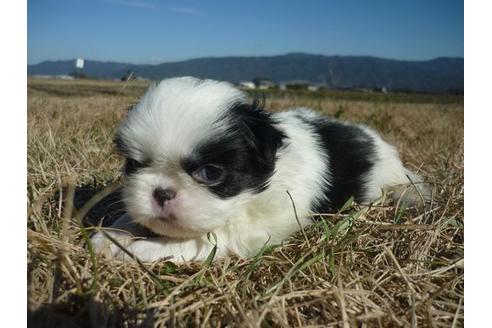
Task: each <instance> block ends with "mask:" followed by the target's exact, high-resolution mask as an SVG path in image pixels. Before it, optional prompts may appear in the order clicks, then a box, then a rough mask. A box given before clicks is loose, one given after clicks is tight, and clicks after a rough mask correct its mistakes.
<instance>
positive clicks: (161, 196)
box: [152, 188, 176, 207]
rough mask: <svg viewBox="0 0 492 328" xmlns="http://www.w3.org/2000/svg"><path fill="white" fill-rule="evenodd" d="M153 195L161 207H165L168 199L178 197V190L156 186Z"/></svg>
mask: <svg viewBox="0 0 492 328" xmlns="http://www.w3.org/2000/svg"><path fill="white" fill-rule="evenodd" d="M152 196H153V197H154V199H155V201H156V202H157V204H159V206H160V207H164V203H165V202H166V200H171V199H173V198H174V197H176V192H175V191H174V190H172V189H162V188H156V189H154V192H153V193H152Z"/></svg>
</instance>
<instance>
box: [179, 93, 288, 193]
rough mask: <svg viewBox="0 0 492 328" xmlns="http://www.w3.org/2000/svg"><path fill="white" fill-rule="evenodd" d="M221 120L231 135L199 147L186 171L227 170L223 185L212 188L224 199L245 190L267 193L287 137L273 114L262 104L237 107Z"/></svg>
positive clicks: (185, 165) (232, 108) (237, 105)
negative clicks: (273, 118) (221, 168)
mask: <svg viewBox="0 0 492 328" xmlns="http://www.w3.org/2000/svg"><path fill="white" fill-rule="evenodd" d="M220 120H221V123H220V124H227V125H228V127H229V128H228V130H227V132H226V133H224V134H223V135H220V136H217V137H216V138H214V139H212V140H210V141H207V142H206V143H203V144H201V145H199V146H198V147H197V148H196V149H195V151H194V154H193V155H192V156H191V157H189V158H186V159H184V160H183V161H182V166H183V168H184V170H185V171H186V172H187V173H188V174H190V175H191V174H192V173H193V172H194V171H195V170H197V169H198V168H200V167H202V166H203V165H206V164H214V165H218V166H220V167H223V168H224V170H225V177H224V178H223V180H222V181H221V183H219V184H218V185H214V186H208V188H209V190H210V191H212V192H213V193H215V194H216V195H218V196H219V197H222V198H229V197H233V196H235V195H238V194H239V193H241V192H242V191H244V190H251V191H253V192H255V193H259V192H261V191H263V190H265V189H266V188H267V186H268V183H269V180H270V177H271V176H272V175H273V173H274V170H275V162H276V153H277V150H278V149H279V147H281V145H282V142H283V139H284V138H285V135H284V134H283V133H282V132H281V131H279V130H277V129H276V128H275V127H274V125H273V124H274V123H275V122H274V121H273V120H272V118H271V117H270V113H268V112H266V111H264V110H263V109H262V107H261V106H260V104H259V102H258V101H254V102H253V104H236V105H234V106H232V107H231V108H230V109H229V110H228V111H227V113H226V114H225V115H224V116H223V117H221V118H220Z"/></svg>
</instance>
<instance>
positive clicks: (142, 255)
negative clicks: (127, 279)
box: [116, 238, 172, 262]
mask: <svg viewBox="0 0 492 328" xmlns="http://www.w3.org/2000/svg"><path fill="white" fill-rule="evenodd" d="M126 249H127V250H128V251H129V252H130V253H131V254H132V255H133V256H134V257H136V258H137V259H139V260H140V261H143V262H154V261H157V260H161V259H167V258H171V257H172V256H169V255H170V254H169V253H168V252H167V251H166V248H165V247H164V246H163V244H162V243H161V242H159V241H157V240H155V239H152V238H150V239H142V240H136V241H134V242H133V243H131V244H130V245H128V247H126ZM116 257H117V258H119V259H121V260H123V261H131V260H133V257H132V256H129V255H128V254H127V253H126V252H119V253H117V254H116Z"/></svg>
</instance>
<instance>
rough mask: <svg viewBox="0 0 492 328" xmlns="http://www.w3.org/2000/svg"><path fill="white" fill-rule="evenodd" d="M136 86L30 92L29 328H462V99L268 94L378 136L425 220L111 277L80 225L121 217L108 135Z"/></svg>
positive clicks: (59, 85) (372, 218) (388, 217)
mask: <svg viewBox="0 0 492 328" xmlns="http://www.w3.org/2000/svg"><path fill="white" fill-rule="evenodd" d="M146 87H147V83H146V82H139V81H133V82H128V83H122V82H110V81H90V80H74V81H61V80H48V79H29V80H28V93H27V96H28V122H27V127H28V154H27V155H28V158H27V160H28V185H27V192H28V223H27V236H28V245H27V246H28V254H27V264H28V266H27V273H28V304H27V311H28V321H29V323H30V325H31V326H38V327H57V326H64V327H89V326H98V327H152V326H177V327H181V326H204V327H205V326H214V327H221V326H247V327H249V326H261V327H270V326H271V327H303V326H310V327H313V326H343V327H352V326H361V327H388V326H408V327H415V326H420V327H450V326H452V327H460V326H463V317H464V280H463V277H464V262H463V258H464V245H463V215H464V214H463V196H464V195H463V194H464V190H463V165H464V164H463V96H432V95H405V94H387V95H384V94H376V93H362V92H332V91H327V92H318V93H308V92H295V93H292V92H268V93H267V94H266V107H267V108H269V109H271V110H282V109H285V108H288V107H296V106H305V107H310V108H312V109H315V110H318V111H321V112H323V113H325V114H327V115H330V116H335V117H337V118H339V119H343V120H348V121H352V122H361V123H365V124H368V125H370V126H372V127H373V128H375V129H376V130H378V131H380V132H381V134H382V135H383V137H384V138H385V139H386V140H387V141H389V142H390V143H392V144H394V145H395V146H396V147H397V148H398V150H399V151H400V153H401V156H402V159H403V161H404V163H405V165H406V166H407V167H409V168H411V169H413V170H415V171H419V173H420V174H421V175H422V176H423V177H424V178H425V179H426V180H427V181H429V182H430V183H431V184H432V186H433V195H434V196H433V203H432V209H431V210H430V211H428V212H425V213H422V212H419V211H415V210H411V211H399V210H397V209H396V208H395V207H392V206H390V204H388V202H385V201H384V200H382V201H381V202H379V203H378V204H375V205H374V206H373V207H371V208H363V207H360V206H358V205H357V204H347V208H346V209H344V211H342V212H341V213H335V214H326V215H319V216H317V217H316V218H314V221H315V224H314V225H313V226H312V227H310V228H309V229H306V230H305V231H304V233H302V232H300V233H298V234H296V235H294V236H292V237H291V238H289V239H288V240H286V241H285V243H284V244H283V245H280V246H277V247H271V248H268V249H264V250H262V252H261V253H260V254H258V255H257V256H256V257H254V258H251V259H237V258H234V257H231V258H227V259H225V260H221V261H215V262H210V261H206V262H205V263H189V264H183V265H174V264H172V263H169V262H160V263H153V264H142V263H137V262H134V263H121V262H117V261H113V260H107V259H103V258H99V257H96V256H94V255H93V253H92V251H91V249H90V247H87V235H88V234H89V233H90V228H89V227H88V226H89V224H90V223H91V222H92V223H94V222H97V221H99V220H100V219H101V218H104V219H105V220H106V221H110V220H111V219H113V218H114V217H115V216H117V215H119V213H121V211H123V207H122V204H121V201H120V198H119V193H118V189H117V183H118V180H119V176H120V173H119V172H120V166H121V159H120V158H119V157H118V155H117V154H116V153H115V152H114V149H113V145H112V135H113V132H114V131H115V128H116V127H117V125H118V123H119V122H120V121H121V120H122V118H123V117H124V116H125V113H126V112H127V110H128V108H129V107H131V105H132V104H134V103H135V102H136V101H137V100H138V98H139V96H141V95H142V94H143V92H144V91H145V89H146ZM82 218H83V219H82Z"/></svg>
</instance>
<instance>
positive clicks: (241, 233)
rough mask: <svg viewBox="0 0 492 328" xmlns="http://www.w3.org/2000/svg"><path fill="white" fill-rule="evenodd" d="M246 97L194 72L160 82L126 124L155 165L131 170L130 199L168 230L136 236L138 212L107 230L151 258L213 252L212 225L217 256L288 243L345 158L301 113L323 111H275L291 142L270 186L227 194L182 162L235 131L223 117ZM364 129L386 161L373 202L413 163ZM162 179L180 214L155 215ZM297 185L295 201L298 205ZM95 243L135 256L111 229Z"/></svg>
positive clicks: (374, 180)
mask: <svg viewBox="0 0 492 328" xmlns="http://www.w3.org/2000/svg"><path fill="white" fill-rule="evenodd" d="M245 98H246V97H245V95H244V94H243V93H241V92H240V91H238V90H237V89H235V88H234V87H233V86H231V85H230V84H228V83H219V82H215V81H210V80H204V81H200V80H196V79H193V78H176V79H169V80H165V81H163V82H161V83H160V84H159V85H158V86H156V87H154V88H152V89H150V90H149V91H148V92H147V94H146V95H145V96H144V97H143V99H142V100H141V101H140V103H139V104H138V105H137V106H136V107H135V108H134V109H133V110H132V111H130V112H129V115H128V118H127V120H126V121H125V122H124V123H123V124H122V126H121V127H120V130H119V131H120V135H121V136H122V138H124V139H125V141H126V142H127V145H128V148H129V149H128V151H129V153H130V154H131V155H132V156H133V157H134V158H136V159H139V160H142V161H143V160H147V159H152V161H153V164H152V166H151V167H148V168H144V169H142V170H141V171H140V173H139V174H136V175H135V176H131V177H129V179H128V180H127V182H126V187H125V191H124V198H125V203H126V206H127V210H128V212H129V214H130V216H131V218H132V219H133V221H134V222H135V223H136V224H141V225H143V226H146V227H147V228H149V229H151V230H153V231H154V232H156V233H158V234H161V235H165V236H163V237H158V238H146V239H129V238H128V233H127V232H125V231H130V233H131V232H132V231H131V229H128V228H127V227H128V223H129V222H128V221H129V216H128V215H124V216H123V217H122V218H120V219H119V220H118V222H117V223H116V224H115V225H114V226H113V228H119V229H122V230H123V231H121V230H120V231H115V230H108V231H107V233H108V234H110V235H112V236H113V237H115V238H116V239H118V240H120V241H123V242H124V246H125V247H127V249H128V251H130V252H131V253H133V254H134V255H135V256H137V257H138V258H139V259H141V260H144V261H155V260H158V259H160V258H166V257H169V256H171V257H172V258H173V261H175V262H180V261H190V260H204V259H205V258H206V257H207V256H208V255H209V254H210V252H211V251H212V248H213V247H214V245H213V244H212V243H211V242H210V241H209V239H208V238H207V233H209V232H212V233H213V234H214V235H215V236H216V238H217V257H224V256H227V255H229V254H236V255H238V256H240V257H249V256H253V255H255V254H256V253H257V252H258V251H259V250H260V249H261V248H262V246H263V245H265V244H266V243H270V244H279V243H281V242H282V241H283V240H284V239H285V238H286V237H288V236H289V235H290V234H292V233H294V232H296V231H298V230H299V229H300V226H302V227H305V226H307V225H309V224H310V222H311V220H310V215H311V214H313V213H311V208H312V205H313V202H314V203H317V202H318V203H319V202H322V201H324V200H326V199H325V197H326V196H325V195H323V193H322V188H323V186H324V185H330V181H329V180H330V178H329V176H328V181H326V180H325V177H326V174H325V172H324V170H325V168H326V166H327V163H328V161H330V160H336V159H330V158H328V155H327V154H326V153H325V151H324V150H323V147H322V145H321V141H320V136H319V135H318V134H317V133H316V132H315V131H313V130H312V128H311V127H310V126H309V125H308V124H307V123H304V122H303V120H302V119H300V118H299V116H303V117H305V118H315V117H318V114H316V113H314V112H312V111H309V110H307V109H297V110H295V111H288V112H280V113H275V114H272V115H273V117H274V119H275V120H276V121H277V122H278V123H277V124H276V127H277V128H278V129H279V130H281V131H282V132H283V133H284V134H285V135H286V136H287V137H288V138H287V140H288V142H287V143H286V145H285V146H284V147H282V148H280V149H279V151H278V153H277V161H276V170H275V173H274V175H273V176H272V178H271V180H270V184H269V186H268V188H267V189H266V190H265V191H263V192H261V193H252V192H249V191H245V192H242V193H241V194H239V195H237V196H235V197H231V198H228V199H220V198H219V197H217V196H215V195H213V194H212V193H211V192H210V191H208V190H207V189H206V188H204V187H203V186H200V185H199V184H197V183H196V182H195V181H194V180H193V178H192V177H190V176H189V175H188V174H187V173H185V172H183V170H182V169H181V168H180V165H179V160H180V159H181V158H183V156H188V155H190V154H191V153H192V151H193V148H194V147H195V146H196V145H197V144H199V143H200V142H203V141H206V140H208V139H209V138H210V137H211V136H217V135H220V134H221V133H224V132H225V131H226V128H227V127H226V126H224V125H221V124H218V123H217V122H218V118H220V117H221V115H223V114H224V112H225V111H226V110H227V109H228V107H229V106H230V105H231V104H233V103H235V102H238V101H244V100H245ZM364 129H365V131H366V132H367V133H368V134H369V135H370V136H371V137H372V138H373V139H374V141H375V145H376V150H377V151H376V153H377V159H376V160H377V163H378V165H375V166H374V168H373V169H372V170H371V172H369V173H368V175H367V177H366V181H367V187H368V188H367V189H368V193H367V195H366V196H367V197H366V200H367V201H371V200H374V199H376V198H378V197H380V195H381V192H382V190H384V189H385V188H388V187H391V186H394V185H399V184H408V178H407V174H409V173H410V172H409V171H407V170H406V169H405V168H404V167H403V165H402V163H401V161H400V159H399V157H398V153H397V152H396V150H395V148H394V147H392V146H390V145H389V144H387V143H386V142H384V141H383V140H382V139H381V138H380V137H379V135H378V134H376V133H375V132H374V131H372V130H370V129H368V128H366V127H364ZM413 177H416V176H413ZM419 181H420V180H419ZM156 187H161V188H173V189H176V190H178V193H177V196H176V199H175V200H173V203H172V209H171V210H172V211H173V213H174V215H176V216H177V218H175V219H173V220H164V221H163V220H161V219H157V218H154V212H153V208H152V199H151V198H152V196H151V195H152V191H153V190H154V189H155V188H156ZM287 192H289V194H290V195H291V196H292V198H293V200H294V203H295V207H296V211H297V212H296V213H294V208H293V206H292V202H291V200H290V198H289V195H288V194H287ZM296 214H297V216H298V218H299V221H298V220H297V219H296ZM299 225H300V226H299ZM92 242H93V243H94V245H95V247H96V249H97V250H98V251H99V252H101V253H104V254H105V255H107V256H113V257H116V258H120V259H124V260H127V259H129V258H130V257H128V255H126V253H125V252H123V251H121V250H119V248H117V247H115V245H111V243H109V242H108V241H107V239H106V238H105V237H104V236H103V235H102V233H101V232H99V233H97V234H95V235H94V236H93V237H92Z"/></svg>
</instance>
